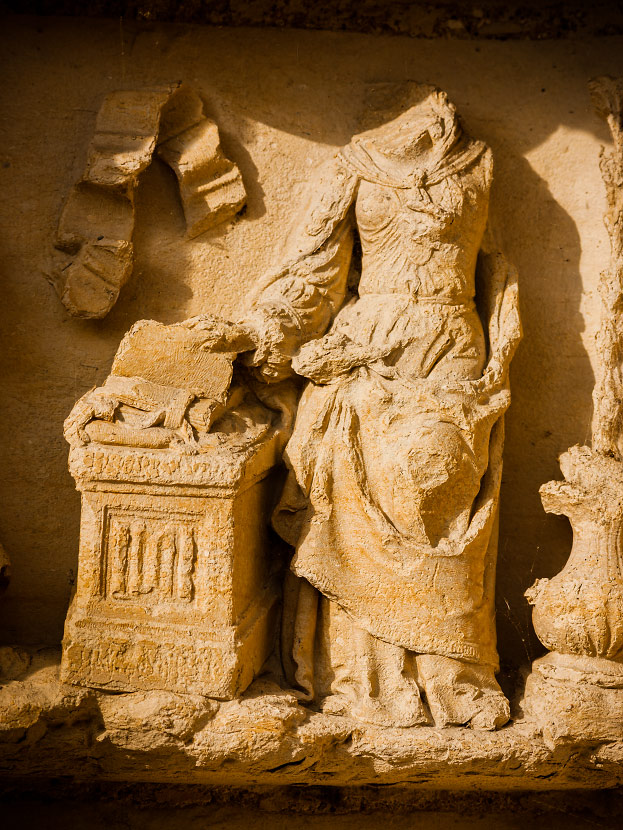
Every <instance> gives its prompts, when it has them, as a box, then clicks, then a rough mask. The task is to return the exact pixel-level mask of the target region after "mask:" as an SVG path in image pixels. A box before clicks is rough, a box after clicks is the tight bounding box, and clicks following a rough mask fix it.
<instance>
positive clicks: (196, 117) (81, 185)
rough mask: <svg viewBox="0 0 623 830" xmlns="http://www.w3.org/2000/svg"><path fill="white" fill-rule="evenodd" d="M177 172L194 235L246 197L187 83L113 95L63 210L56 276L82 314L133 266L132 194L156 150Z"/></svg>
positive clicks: (103, 310)
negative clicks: (81, 171)
mask: <svg viewBox="0 0 623 830" xmlns="http://www.w3.org/2000/svg"><path fill="white" fill-rule="evenodd" d="M155 153H157V155H158V156H159V157H160V158H161V159H162V160H163V161H164V162H166V163H167V164H168V165H169V166H170V167H171V168H172V169H173V171H174V172H175V174H176V176H177V178H178V182H179V189H180V196H181V199H182V205H183V207H184V215H185V217H186V234H187V237H188V238H193V237H196V236H198V235H199V234H201V233H203V232H204V231H206V230H208V229H209V228H211V227H213V226H214V225H216V224H218V223H220V222H223V221H225V220H227V219H230V218H231V217H233V216H234V215H235V214H236V213H237V212H238V211H239V210H240V209H241V208H242V207H243V205H244V204H245V201H246V193H245V188H244V184H243V182H242V177H241V176H240V171H239V170H238V168H237V167H236V165H235V164H233V163H232V162H231V161H229V159H227V158H226V156H225V155H224V154H223V151H222V149H221V145H220V139H219V132H218V127H217V125H216V124H215V123H214V121H212V120H211V119H209V118H207V117H206V116H205V115H204V112H203V104H202V101H201V98H200V97H199V95H198V94H197V93H196V92H195V91H194V90H192V89H191V88H189V87H188V86H185V85H180V84H175V85H171V86H168V87H160V88H155V89H143V90H126V91H119V92H112V93H110V94H109V95H107V96H106V98H105V99H104V102H103V104H102V106H101V107H100V110H99V112H98V115H97V120H96V125H95V135H94V136H93V139H92V141H91V145H90V147H89V152H88V157H87V163H86V168H85V171H84V174H83V176H82V178H81V179H80V181H79V182H78V183H77V184H76V185H75V186H74V188H73V189H72V191H71V192H70V194H69V197H68V199H67V202H66V203H65V206H64V208H63V211H62V214H61V217H60V220H59V224H58V229H57V236H56V242H55V248H56V254H55V262H54V267H53V273H52V275H51V278H50V280H51V282H52V284H53V285H54V286H55V288H56V290H57V292H58V294H59V296H60V298H61V301H62V303H63V305H64V306H65V308H66V309H67V310H68V311H69V313H70V314H72V315H74V316H76V317H87V318H88V317H91V318H99V317H104V316H106V314H107V313H108V312H109V311H110V309H111V308H112V306H113V305H114V304H115V302H116V300H117V297H118V295H119V291H120V290H121V287H122V286H123V285H124V283H125V282H126V281H127V279H128V278H129V276H130V274H131V272H132V265H133V245H132V234H133V230H134V193H135V189H136V186H137V182H138V177H139V175H140V174H141V173H142V172H143V170H145V169H146V168H147V166H148V165H149V164H150V163H151V161H152V159H153V156H154V154H155Z"/></svg>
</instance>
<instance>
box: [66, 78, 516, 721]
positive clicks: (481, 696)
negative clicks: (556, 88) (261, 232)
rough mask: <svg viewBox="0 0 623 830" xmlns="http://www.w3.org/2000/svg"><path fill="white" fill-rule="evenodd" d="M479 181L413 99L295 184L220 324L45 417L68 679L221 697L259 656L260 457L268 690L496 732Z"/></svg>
mask: <svg viewBox="0 0 623 830" xmlns="http://www.w3.org/2000/svg"><path fill="white" fill-rule="evenodd" d="M377 123H378V122H377ZM492 175H493V166H492V158H491V151H490V150H489V149H488V148H487V147H486V146H485V144H483V143H482V142H480V141H476V140H474V139H471V138H470V137H469V136H467V135H466V134H465V133H464V132H463V130H462V128H461V125H460V122H459V119H458V117H457V115H456V112H455V108H454V107H453V106H452V105H451V104H450V103H449V102H448V100H447V97H446V95H445V94H444V93H443V92H440V91H439V90H436V89H434V88H433V87H428V86H418V87H416V88H415V89H414V88H413V87H411V88H410V90H409V95H408V96H407V97H405V98H403V99H402V100H400V101H399V102H398V103H397V104H396V106H395V108H394V110H393V111H392V112H386V113H385V116H384V119H383V123H382V125H381V126H374V127H373V128H371V129H369V130H367V131H366V132H363V133H361V134H360V135H357V136H356V137H355V138H354V139H353V140H352V141H351V143H350V144H348V145H347V146H346V147H344V148H342V150H341V151H339V152H338V153H336V154H335V156H334V157H332V158H330V159H329V161H328V162H327V163H326V164H325V165H324V166H323V167H322V168H321V169H320V170H319V171H318V173H317V175H316V177H315V178H314V180H313V181H312V182H311V185H310V201H309V204H308V205H306V206H305V207H304V209H303V210H302V212H301V215H300V217H299V220H298V223H297V227H296V228H295V231H294V234H293V235H292V236H291V237H290V241H289V242H288V246H287V249H286V254H285V256H284V258H283V265H282V266H281V267H280V268H279V269H277V271H276V272H275V273H273V274H271V275H269V276H268V277H267V278H265V279H264V280H263V281H262V282H261V284H260V285H259V287H258V290H257V292H256V294H255V297H254V300H253V303H252V305H251V307H250V309H249V311H248V313H246V314H245V315H244V316H243V317H242V319H241V320H239V321H238V322H236V323H231V322H226V321H223V320H220V319H218V318H215V317H211V316H209V315H206V316H203V317H198V318H193V319H192V320H190V321H186V322H185V323H182V324H179V325H177V326H172V327H163V326H159V324H157V323H153V322H141V323H138V324H137V325H136V326H135V327H134V328H133V329H132V331H131V332H130V333H129V334H128V335H127V336H126V339H125V340H124V342H123V343H122V345H121V347H120V349H119V352H118V353H117V357H116V358H115V363H114V365H113V371H112V374H111V376H110V378H109V379H108V380H107V382H106V384H105V385H104V386H103V387H102V388H100V389H99V390H94V391H92V392H90V393H88V394H87V395H86V396H85V397H84V398H83V399H82V400H81V401H80V402H78V404H77V405H76V408H75V409H74V412H73V413H72V415H71V416H70V418H69V419H68V421H67V424H66V435H67V438H68V440H69V441H70V443H71V444H72V450H71V456H70V468H71V471H72V473H73V475H74V476H75V478H76V480H77V482H78V486H79V488H80V489H81V491H82V494H83V508H82V528H81V542H80V570H79V575H78V584H77V589H76V594H75V597H74V600H73V603H72V606H71V609H70V613H69V617H68V621H67V626H66V635H65V643H64V653H63V675H64V677H65V678H66V679H68V680H70V681H72V682H75V683H82V684H85V685H98V686H104V687H106V688H113V689H127V688H141V689H146V688H162V689H170V690H176V691H187V692H188V691H193V692H197V693H200V694H205V695H211V696H215V697H231V696H233V695H235V694H237V693H239V692H240V691H241V690H242V688H244V686H245V685H246V684H247V683H248V682H249V681H250V680H251V678H252V676H253V674H254V673H256V672H257V671H258V670H259V669H260V667H261V664H262V662H263V660H264V658H265V657H266V656H267V654H268V651H269V649H270V646H271V632H272V631H273V629H271V625H272V623H271V619H272V618H271V614H272V611H271V609H272V608H273V604H274V602H275V600H276V592H275V589H274V588H273V587H272V585H273V583H272V582H271V578H272V574H271V564H276V559H275V557H273V560H272V562H271V548H270V547H269V546H267V543H266V536H265V531H266V526H267V525H268V522H269V521H270V518H271V517H270V512H271V509H272V505H271V504H270V497H269V496H270V489H271V487H272V488H273V489H274V488H275V484H274V483H273V481H274V480H273V479H271V478H270V476H269V473H270V470H271V468H272V467H273V466H275V465H276V464H277V463H278V461H279V458H280V457H282V458H283V461H284V462H285V465H286V467H287V479H286V481H285V484H284V485H283V487H280V488H279V490H278V491H276V493H275V495H276V496H277V497H279V500H278V503H277V505H276V507H275V508H274V511H272V523H273V527H274V528H275V530H276V531H277V533H278V534H279V535H280V536H281V537H282V538H283V539H284V540H285V541H286V542H287V543H288V544H289V545H291V546H292V548H293V550H294V554H293V557H292V561H291V563H290V568H289V570H288V573H287V574H286V576H285V580H284V582H283V615H282V623H281V637H280V654H281V660H282V665H283V676H282V678H281V681H280V682H281V683H282V686H284V687H285V688H288V687H289V688H290V689H291V690H292V691H293V693H294V694H295V695H296V697H297V698H298V700H299V701H300V702H301V703H303V704H305V705H307V706H311V707H312V708H315V709H320V710H322V711H323V712H325V713H329V714H332V715H344V716H347V717H351V718H357V719H359V720H363V721H367V722H371V723H374V724H377V725H379V726H383V727H388V726H394V727H396V726H397V727H409V726H416V725H424V724H429V725H433V724H434V725H436V726H438V727H439V726H448V725H469V726H471V727H474V728H481V729H488V730H493V729H496V728H498V727H500V726H502V725H503V724H505V723H506V722H507V720H508V718H509V704H508V701H507V700H506V698H505V697H504V695H503V693H502V691H501V690H500V687H499V686H498V684H497V682H496V679H495V672H496V670H497V667H498V656H497V651H496V635H495V623H494V584H495V560H496V546H497V513H498V501H499V488H500V479H501V470H502V446H503V440H504V429H503V414H504V411H505V410H506V408H507V407H508V405H509V401H510V392H509V384H508V369H509V363H510V361H511V358H512V356H513V353H514V351H515V348H516V346H517V344H518V342H519V339H520V336H521V329H520V322H519V315H518V306H517V285H516V274H515V271H514V269H513V268H512V267H511V266H510V265H509V264H508V263H507V261H506V260H505V259H504V257H503V256H502V255H501V254H500V253H499V252H498V251H497V250H496V249H495V247H494V245H493V243H492V241H491V235H490V233H489V232H488V230H487V220H488V205H489V191H490V187H491V181H492ZM355 234H358V236H359V239H360V242H361V251H362V255H361V272H360V273H358V274H356V275H355V274H354V270H353V268H354V263H353V261H352V255H353V242H354V237H355ZM477 272H478V285H479V286H480V289H479V293H478V296H476V284H477V283H476V276H477ZM352 285H356V289H354V290H350V288H349V286H352ZM236 355H239V357H238V359H237V360H236V361H235V363H234V362H233V361H234V358H235V357H236ZM232 378H233V380H232ZM301 379H302V380H301ZM230 381H231V383H230ZM301 388H302V393H301V392H300V390H301ZM297 399H298V402H297ZM286 439H287V443H286ZM284 447H285V448H284Z"/></svg>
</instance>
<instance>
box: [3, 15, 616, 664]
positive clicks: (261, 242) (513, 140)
mask: <svg viewBox="0 0 623 830" xmlns="http://www.w3.org/2000/svg"><path fill="white" fill-rule="evenodd" d="M0 37H1V38H2V42H1V46H0V50H1V51H0V54H2V55H3V57H4V84H3V86H2V91H1V96H2V110H3V113H4V119H3V124H2V127H1V132H0V144H1V147H0V176H1V182H2V193H3V199H2V202H1V203H0V221H1V226H2V231H1V232H2V237H1V242H0V244H1V245H2V250H3V256H2V283H3V286H4V290H5V295H4V299H3V302H2V304H1V306H0V337H1V341H0V349H1V354H2V363H3V371H2V377H3V387H2V388H3V402H4V405H3V407H2V409H1V410H0V432H1V435H2V457H1V459H0V463H1V469H2V472H3V475H2V484H1V490H0V538H1V539H2V541H3V544H4V545H5V547H6V548H7V551H8V552H9V554H10V556H11V559H12V563H13V577H12V582H11V585H10V587H9V589H8V591H7V593H6V594H5V595H4V596H3V598H2V600H1V602H0V632H1V634H0V637H1V639H2V641H4V642H7V643H35V642H42V643H50V644H51V643H57V642H58V641H59V640H60V638H61V636H62V625H63V620H64V616H65V612H66V608H67V603H68V600H69V594H70V590H71V584H72V582H73V580H74V579H75V573H76V567H77V552H78V524H79V509H80V504H79V497H78V494H77V493H76V492H75V490H74V486H73V480H72V479H71V478H70V476H69V474H68V472H67V464H66V462H67V446H66V445H65V443H64V440H63V437H62V422H63V419H64V418H65V417H66V415H67V414H68V412H69V411H70V409H71V406H72V404H73V403H74V401H75V400H76V399H77V398H78V397H79V396H80V395H81V394H83V392H85V391H86V390H87V389H89V388H90V387H92V386H95V385H98V384H99V383H100V382H102V381H103V380H104V378H105V377H106V375H107V374H108V371H109V368H110V364H111V361H112V357H113V355H114V352H115V350H116V348H117V345H118V343H119V340H120V339H121V337H122V336H123V334H124V332H125V331H126V330H127V329H128V328H129V327H130V325H131V324H132V323H133V322H134V321H135V320H137V319H141V318H155V319H158V320H162V321H163V322H166V323H170V322H174V321H177V320H181V319H184V318H185V317H188V316H191V315H193V314H198V313H200V312H202V311H213V312H215V313H221V314H223V315H235V314H237V313H238V312H239V311H240V310H241V309H242V307H243V306H244V304H245V298H246V296H247V294H248V293H249V291H250V289H251V287H252V286H253V285H254V283H255V281H256V280H257V279H258V278H259V277H260V276H261V275H262V274H263V273H264V272H265V271H266V270H267V269H268V268H269V267H270V265H271V263H273V262H276V261H277V260H278V258H279V250H280V247H281V244H280V243H281V241H282V240H283V238H284V235H285V233H286V231H287V228H288V226H289V221H290V216H291V214H292V211H293V210H294V209H296V207H297V205H298V204H299V202H300V200H301V196H302V194H303V193H304V190H305V184H306V181H307V179H308V177H309V174H310V172H311V171H312V170H313V169H314V168H315V166H316V165H317V164H318V163H319V162H321V161H322V160H323V159H324V158H326V157H327V156H328V155H330V154H331V153H332V152H333V150H334V148H336V147H338V146H340V145H341V144H343V143H345V142H346V141H348V140H349V138H350V136H351V134H352V132H353V131H356V129H357V118H358V113H359V112H360V111H361V106H362V101H363V97H364V94H365V90H366V87H367V85H368V84H371V83H375V82H379V81H383V82H387V81H401V80H404V79H411V80H417V81H423V82H427V83H434V84H436V85H438V86H440V87H441V88H443V89H445V90H446V91H447V92H448V94H449V96H450V99H451V100H452V101H454V103H455V104H456V105H457V108H458V110H459V113H460V114H461V115H462V117H463V120H464V122H465V125H466V127H467V129H468V130H469V131H470V132H471V133H472V134H473V135H474V136H476V137H478V138H482V139H484V140H486V141H487V142H488V143H489V144H490V145H491V147H492V148H493V151H494V157H495V161H496V175H495V183H494V191H493V201H492V216H493V220H494V223H495V226H496V229H497V232H498V235H499V238H500V241H501V243H502V246H503V249H504V250H505V252H506V253H507V255H508V256H509V257H510V258H511V259H512V260H513V261H514V262H515V264H516V265H517V267H518V269H519V273H520V287H521V305H522V312H523V321H524V327H525V337H524V342H523V344H522V346H521V347H520V350H519V353H518V355H517V357H516V359H515V362H514V364H513V369H512V386H513V396H514V397H513V404H512V407H511V410H510V412H509V415H508V418H507V445H506V454H505V474H504V481H503V490H502V510H501V523H500V554H499V560H498V594H499V597H498V633H499V640H500V643H499V647H500V654H501V659H502V663H503V667H504V668H505V670H506V671H507V672H512V670H513V669H514V668H516V667H517V666H519V665H520V664H522V663H527V662H528V660H529V659H530V658H532V657H534V656H536V655H537V654H538V653H539V652H540V650H541V648H540V646H539V645H538V643H537V641H536V639H535V638H534V636H533V635H532V633H531V624H530V609H529V606H528V605H527V602H526V601H525V600H524V598H523V592H524V590H525V589H526V588H527V587H528V586H529V585H531V584H532V582H533V581H534V579H535V578H536V577H543V576H552V575H553V574H555V573H556V572H558V571H559V570H560V568H561V567H562V565H563V564H564V562H565V561H566V558H567V555H568V552H569V548H570V543H571V538H570V530H569V526H568V523H567V521H566V520H565V519H562V518H557V517H553V516H548V515H546V514H545V513H544V511H543V510H542V507H541V505H540V500H539V496H538V487H539V486H540V484H542V483H543V482H545V481H547V480H548V479H550V478H556V477H559V470H558V466H557V460H556V459H557V456H558V454H559V453H560V452H561V451H563V450H565V449H566V448H567V447H568V446H569V445H571V444H574V443H578V442H579V443H583V442H585V441H587V440H588V438H589V435H590V432H589V429H590V417H591V390H592V386H593V381H594V375H593V370H594V364H595V360H594V357H595V355H594V334H595V331H596V327H597V325H598V319H599V302H598V297H597V293H596V287H597V279H598V274H599V271H600V269H602V268H604V267H606V266H607V263H608V255H609V248H608V239H607V235H606V231H605V228H604V227H603V223H602V217H603V213H604V209H605V193H604V188H603V184H602V181H601V177H600V173H599V168H598V159H599V150H600V146H601V145H602V144H606V143H607V142H608V140H609V137H608V135H607V132H606V127H605V125H604V124H603V122H601V121H600V120H599V119H598V118H597V116H596V115H594V113H593V112H592V109H591V104H590V100H589V95H588V89H587V81H588V80H589V79H590V78H591V77H593V76H595V75H599V74H608V73H609V74H620V73H621V60H620V54H621V51H622V50H623V38H621V37H615V36H612V37H610V36H608V37H601V38H599V39H597V38H595V39H590V38H589V39H582V38H571V39H562V40H520V39H517V40H507V41H506V42H498V41H496V40H483V39H480V40H470V39H463V38H454V39H413V38H407V37H404V38H403V37H381V36H367V35H361V34H338V33H330V32H312V31H301V30H276V29H267V28H265V29H244V28H239V29H226V28H223V29H219V28H208V27H205V28H204V27H191V26H187V25H184V24H179V23H173V24H166V23H152V22H149V21H146V20H145V19H143V20H142V21H141V20H138V21H127V20H125V19H123V20H122V19H108V20H103V19H102V20H97V21H95V20H89V19H72V18H34V17H32V18H29V17H12V18H6V19H5V22H4V25H3V31H2V35H1V36H0ZM174 80H184V81H187V82H188V83H189V84H192V85H193V86H194V87H195V88H196V89H197V90H198V91H199V92H200V93H201V94H202V96H203V97H204V98H205V102H206V110H207V112H208V114H211V115H213V116H214V117H215V118H216V120H217V122H218V124H219V126H220V129H221V136H222V142H223V147H224V149H225V152H226V153H227V155H228V156H229V157H230V158H231V159H232V160H233V161H235V162H236V163H237V164H238V165H239V167H240V169H241V171H242V175H243V177H244V180H245V183H246V186H247V190H248V194H249V199H248V209H247V211H246V213H245V214H244V216H243V217H241V218H240V219H239V220H237V221H236V222H234V223H232V224H229V225H226V226H220V227H218V228H216V229H215V230H213V231H211V232H208V233H206V234H204V235H203V236H201V237H198V238H197V239H194V240H192V241H190V242H187V241H185V240H184V236H183V233H184V220H183V215H182V209H181V205H180V203H179V200H178V197H177V189H176V185H175V180H174V177H173V174H172V173H171V172H170V171H169V170H168V169H166V168H165V167H164V166H162V165H161V164H160V163H159V162H155V163H154V164H153V165H152V166H151V167H150V168H149V169H148V170H147V172H146V173H145V174H144V175H143V177H142V180H141V184H140V188H139V191H138V199H137V227H136V231H135V236H134V239H135V246H136V262H135V269H134V274H133V276H132V278H131V280H130V282H129V283H128V284H127V285H126V286H125V288H124V289H123V290H122V292H121V295H120V298H119V300H118V302H117V304H116V306H115V307H114V309H113V310H112V312H111V313H110V314H109V315H108V317H106V318H105V319H104V320H102V321H99V322H92V321H79V320H75V319H72V318H70V317H69V316H68V314H67V313H66V312H65V310H64V308H63V307H62V306H61V304H60V302H59V300H58V298H57V296H56V294H55V293H54V290H53V289H52V287H51V286H50V285H49V284H48V283H47V282H46V280H45V278H44V275H45V273H46V272H48V271H49V268H50V261H51V256H50V255H51V251H52V242H53V236H54V231H55V228H56V223H57V220H58V216H59V212H60V209H61V207H62V204H63V200H64V199H65V198H66V196H67V194H68V192H69V189H70V187H71V185H72V184H73V183H74V181H75V180H76V179H77V178H78V177H79V175H80V174H81V172H82V170H83V168H84V162H85V156H86V149H87V146H88V142H89V139H90V137H91V135H92V132H93V126H94V121H95V115H96V112H97V109H98V107H99V104H100V102H101V100H102V98H103V96H104V95H105V94H106V93H107V92H110V91H112V90H115V89H119V88H134V87H143V86H150V85H155V84H163V83H168V82H171V81H174Z"/></svg>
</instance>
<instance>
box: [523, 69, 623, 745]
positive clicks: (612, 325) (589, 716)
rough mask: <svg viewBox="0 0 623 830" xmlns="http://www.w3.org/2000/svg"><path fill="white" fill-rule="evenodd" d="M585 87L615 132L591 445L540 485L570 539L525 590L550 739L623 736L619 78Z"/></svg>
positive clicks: (536, 692) (604, 162)
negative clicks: (566, 552)
mask: <svg viewBox="0 0 623 830" xmlns="http://www.w3.org/2000/svg"><path fill="white" fill-rule="evenodd" d="M591 92H592V94H593V101H594V104H595V108H596V110H597V112H598V113H599V114H600V115H601V116H602V117H604V118H605V119H606V121H607V123H608V125H609V127H610V131H611V133H612V138H613V141H614V149H613V151H612V153H605V152H602V158H601V171H602V175H603V179H604V183H605V185H606V194H607V200H608V213H607V214H606V217H605V222H606V227H607V229H608V232H609V235H610V242H611V261H610V268H609V269H608V270H607V271H604V272H603V273H602V275H601V280H600V286H599V288H600V294H601V298H602V322H601V328H600V331H599V333H598V336H597V354H598V357H599V371H598V378H597V383H596V385H595V390H594V393H593V402H594V416H593V446H592V449H591V448H589V447H577V446H576V447H572V448H571V449H570V450H569V451H568V452H566V453H563V455H562V456H561V458H560V466H561V469H562V472H563V475H564V477H565V481H562V482H561V481H550V482H548V483H547V484H545V485H543V487H541V499H542V501H543V506H544V507H545V509H546V510H547V511H548V512H549V513H558V514H562V515H565V516H568V517H569V521H570V522H571V525H572V527H573V548H572V550H571V555H570V557H569V561H568V562H567V564H566V565H565V567H564V569H563V570H562V571H561V572H560V573H559V574H558V575H557V576H555V577H554V578H553V579H551V580H547V579H540V580H537V582H536V583H535V585H533V587H532V588H530V590H529V591H527V592H526V596H527V597H528V599H529V601H530V602H531V603H532V604H533V605H534V611H533V621H534V628H535V631H536V633H537V635H538V637H539V639H540V640H541V642H542V643H543V644H544V645H545V646H546V647H547V648H548V649H550V653H549V654H547V655H546V656H545V657H542V658H540V659H538V660H536V661H535V663H534V664H533V667H532V673H531V675H530V676H529V677H528V680H527V683H526V690H525V697H524V709H525V711H526V714H528V715H529V716H531V717H533V718H535V719H536V720H537V721H538V723H539V724H540V726H541V729H542V731H543V734H544V736H545V737H546V739H547V740H549V741H550V742H552V743H556V742H558V741H565V740H573V741H589V742H590V741H598V740H620V739H621V738H623V463H622V462H623V374H622V372H623V104H622V102H623V83H622V82H621V81H615V80H613V79H612V78H598V79H596V80H595V81H593V82H592V84H591Z"/></svg>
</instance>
